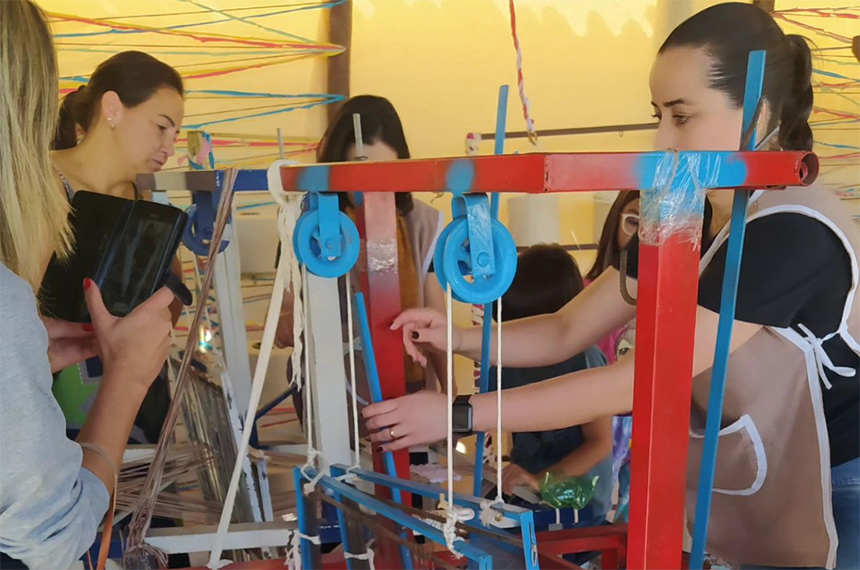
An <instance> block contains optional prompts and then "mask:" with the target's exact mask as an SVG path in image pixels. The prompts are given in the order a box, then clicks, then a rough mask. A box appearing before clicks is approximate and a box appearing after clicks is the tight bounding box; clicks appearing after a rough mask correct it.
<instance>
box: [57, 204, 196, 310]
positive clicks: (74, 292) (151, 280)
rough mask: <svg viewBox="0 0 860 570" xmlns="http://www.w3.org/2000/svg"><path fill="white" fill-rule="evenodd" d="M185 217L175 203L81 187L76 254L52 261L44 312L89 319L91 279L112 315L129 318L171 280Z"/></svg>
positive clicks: (75, 215) (73, 217)
mask: <svg viewBox="0 0 860 570" xmlns="http://www.w3.org/2000/svg"><path fill="white" fill-rule="evenodd" d="M186 219H187V216H186V215H185V212H183V211H182V210H180V209H178V208H174V207H172V206H166V205H163V204H156V203H153V202H147V201H143V200H126V199H123V198H117V197H115V196H106V195H103V194H95V193H92V192H77V193H76V194H75V196H74V198H73V199H72V214H70V216H69V222H70V224H71V226H72V232H73V234H74V237H75V243H74V248H73V254H72V255H71V256H70V257H69V258H68V259H66V260H64V261H59V260H58V259H56V258H54V259H52V260H51V264H50V265H49V266H48V270H47V272H46V274H45V279H44V281H43V282H42V289H41V291H40V300H41V302H42V311H43V313H45V314H46V315H47V316H51V317H54V318H58V319H63V320H66V321H71V322H88V321H89V313H88V312H87V306H86V302H85V301H84V293H83V281H84V279H85V278H90V279H92V280H93V281H95V282H96V284H97V285H98V286H99V289H100V290H101V292H102V298H103V299H104V302H105V306H106V307H107V309H108V310H109V311H110V312H111V314H113V315H115V316H117V317H124V316H125V315H127V314H128V313H130V312H131V311H132V310H134V308H135V307H137V306H138V305H140V304H141V303H143V302H144V301H145V300H146V299H148V298H149V297H150V296H151V295H152V294H153V293H155V292H156V291H157V290H158V289H159V288H161V287H162V286H164V285H165V284H166V282H167V278H168V275H169V274H170V266H171V264H172V262H173V259H174V258H175V257H176V251H177V249H178V248H179V244H180V242H181V240H182V232H183V230H184V229H185V222H186Z"/></svg>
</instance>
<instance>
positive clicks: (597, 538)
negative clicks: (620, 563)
mask: <svg viewBox="0 0 860 570" xmlns="http://www.w3.org/2000/svg"><path fill="white" fill-rule="evenodd" d="M537 544H538V551H539V552H541V553H544V554H550V555H557V556H560V555H563V554H576V553H579V552H590V551H596V550H601V551H609V550H612V551H618V550H620V549H623V548H624V547H625V545H626V544H627V526H626V525H612V526H598V527H588V528H572V529H567V530H551V531H545V532H539V533H538V534H537Z"/></svg>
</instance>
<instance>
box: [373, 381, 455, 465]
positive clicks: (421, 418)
mask: <svg viewBox="0 0 860 570" xmlns="http://www.w3.org/2000/svg"><path fill="white" fill-rule="evenodd" d="M447 409H448V397H447V396H446V395H445V394H439V393H437V392H418V393H416V394H410V395H409V396H404V397H402V398H396V399H393V400H386V401H384V402H380V403H379V404H372V405H370V406H368V407H366V408H364V410H363V412H362V415H363V416H364V417H365V419H367V428H368V429H369V430H371V431H374V432H376V433H372V434H371V435H370V441H373V442H377V443H382V444H383V445H381V448H382V451H395V450H397V449H404V448H407V447H410V446H413V445H423V444H427V443H434V442H436V441H441V440H444V439H445V438H446V437H447V435H448V429H447V425H448V421H447V417H448V416H447V413H448V412H447Z"/></svg>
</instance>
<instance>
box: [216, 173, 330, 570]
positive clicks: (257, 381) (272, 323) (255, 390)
mask: <svg viewBox="0 0 860 570" xmlns="http://www.w3.org/2000/svg"><path fill="white" fill-rule="evenodd" d="M276 165H277V163H276V164H275V165H272V167H270V168H269V173H268V174H269V192H270V193H271V194H272V195H273V196H277V197H278V198H277V200H278V202H279V203H280V204H281V216H280V219H281V223H280V225H281V226H286V224H287V220H288V219H289V218H292V219H293V220H295V219H296V218H297V217H298V215H297V213H298V201H297V200H296V199H293V200H288V199H287V198H286V197H285V196H283V192H282V191H277V189H279V188H281V184H280V168H279V167H278V168H275V167H276ZM273 171H276V172H277V176H274V175H273ZM293 225H294V224H293ZM279 229H280V230H282V231H281V239H282V242H281V243H282V247H281V257H280V259H279V263H278V270H277V272H276V273H275V284H274V286H273V288H272V299H271V301H270V302H269V311H268V314H267V315H266V324H265V327H264V328H263V339H262V341H261V342H260V355H259V357H258V358H257V365H256V368H255V369H254V378H253V381H252V383H251V396H250V400H249V403H248V410H247V413H246V415H245V424H244V425H245V429H244V430H243V432H242V440H241V442H240V443H239V446H238V449H237V451H236V461H235V463H234V464H233V475H232V477H231V479H230V486H229V487H228V488H227V495H226V497H225V500H224V508H223V510H222V511H221V520H220V521H219V523H218V531H217V532H216V534H215V543H214V545H213V547H212V551H211V553H210V557H209V562H208V564H207V566H208V567H209V568H210V569H211V570H217V569H218V568H221V567H223V565H224V561H223V560H221V553H222V551H223V547H224V538H225V536H226V534H227V530H228V528H229V526H230V519H231V518H232V514H233V507H234V505H235V502H236V493H237V491H238V489H239V481H240V479H241V476H242V472H243V466H244V461H245V460H246V458H247V455H248V447H249V445H250V441H251V433H252V432H253V430H252V429H251V427H252V426H253V425H254V421H255V419H256V412H257V408H258V407H259V405H260V397H261V396H262V394H263V385H264V384H265V380H266V371H267V369H268V367H269V359H270V358H271V356H272V347H273V346H274V343H275V333H276V331H277V327H278V320H279V319H280V310H281V305H282V303H283V298H284V291H285V289H286V279H287V274H288V273H290V271H291V264H290V262H289V256H290V255H291V254H292V247H291V244H292V241H291V240H290V241H286V242H284V241H283V239H284V236H285V234H286V229H285V227H281V228H279ZM308 448H309V457H310V458H313V455H312V454H311V453H310V451H311V450H312V447H311V446H310V445H309V446H308Z"/></svg>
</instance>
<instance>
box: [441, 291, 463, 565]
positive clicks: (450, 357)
mask: <svg viewBox="0 0 860 570" xmlns="http://www.w3.org/2000/svg"><path fill="white" fill-rule="evenodd" d="M445 301H446V315H447V318H448V331H447V332H448V346H447V354H446V356H447V365H448V386H447V388H448V390H447V394H446V396H447V399H448V406H447V409H448V431H447V435H448V496H447V498H445V497H443V499H442V501H441V502H440V505H439V506H440V507H441V508H442V509H443V510H444V511H445V524H444V525H443V527H442V533H443V534H444V535H445V543H446V545H447V546H448V550H450V551H451V553H452V554H455V555H456V554H457V552H456V551H455V550H454V542H455V541H456V540H457V539H458V538H459V537H458V536H457V509H456V508H455V507H454V409H453V407H454V351H453V346H454V324H453V314H454V302H453V295H452V294H451V283H450V282H449V283H448V291H447V292H446V299H445Z"/></svg>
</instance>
